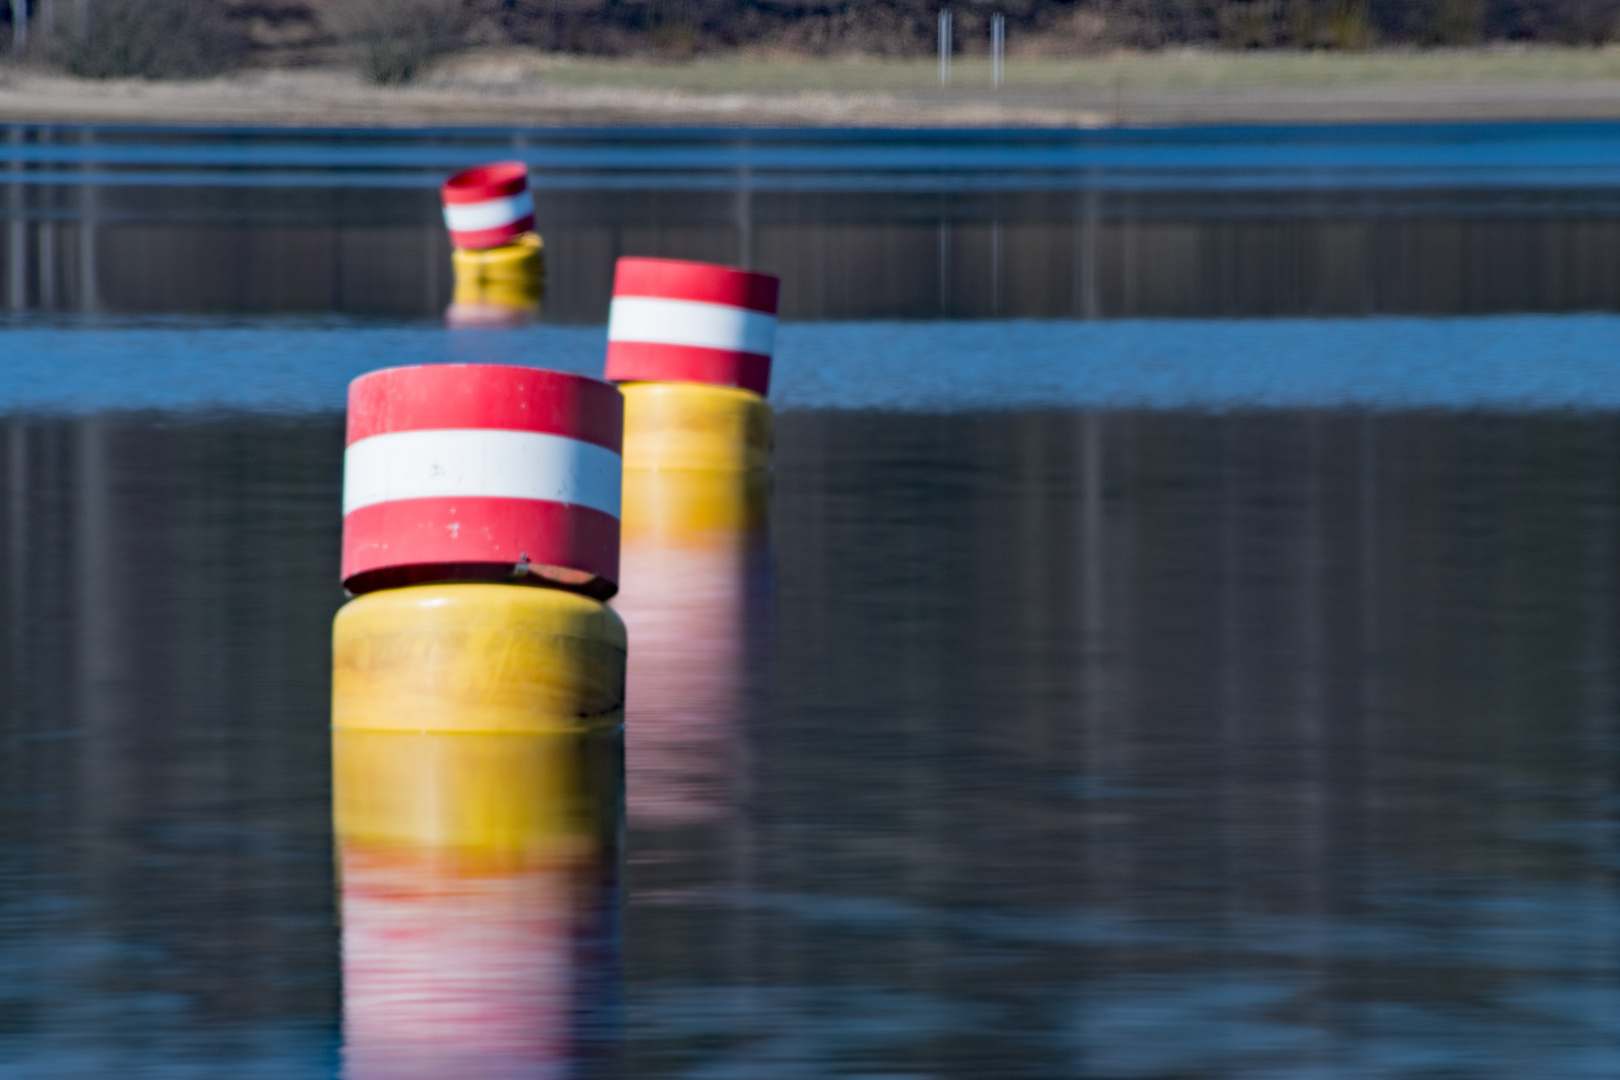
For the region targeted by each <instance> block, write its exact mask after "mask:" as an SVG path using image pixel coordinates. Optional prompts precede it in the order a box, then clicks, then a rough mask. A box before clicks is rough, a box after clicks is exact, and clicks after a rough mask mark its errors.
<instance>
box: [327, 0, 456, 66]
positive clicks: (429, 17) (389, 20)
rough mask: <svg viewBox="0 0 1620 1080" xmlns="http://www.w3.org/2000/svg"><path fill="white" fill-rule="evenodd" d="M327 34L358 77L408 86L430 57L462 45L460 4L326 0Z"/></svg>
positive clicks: (434, 0)
mask: <svg viewBox="0 0 1620 1080" xmlns="http://www.w3.org/2000/svg"><path fill="white" fill-rule="evenodd" d="M324 20H325V23H326V26H327V28H328V29H329V30H330V31H331V32H332V34H333V35H334V36H335V37H336V38H337V39H338V40H339V41H340V42H342V44H343V45H344V46H345V47H346V48H347V49H348V51H349V54H350V56H351V58H352V59H353V61H354V63H355V65H356V66H357V67H358V68H359V69H360V74H361V75H362V76H364V77H365V78H366V79H367V80H369V81H370V82H374V83H376V84H378V85H380V86H387V85H390V84H394V83H404V82H410V81H411V80H412V79H414V78H415V77H416V76H417V75H419V74H420V73H421V71H422V69H423V68H425V67H426V66H427V64H428V63H429V62H430V61H432V60H433V58H434V57H436V56H440V55H442V54H444V53H446V52H449V51H451V50H453V49H454V48H456V47H457V46H458V45H460V44H461V40H462V37H463V35H464V33H465V31H466V27H467V15H466V10H465V8H464V7H463V6H462V3H461V0H328V2H327V4H326V9H325V13H324Z"/></svg>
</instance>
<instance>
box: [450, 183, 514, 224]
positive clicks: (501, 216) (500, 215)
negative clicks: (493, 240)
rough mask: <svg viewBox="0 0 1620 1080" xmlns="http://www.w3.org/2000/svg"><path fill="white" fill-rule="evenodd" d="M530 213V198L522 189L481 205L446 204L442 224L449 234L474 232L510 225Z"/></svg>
mask: <svg viewBox="0 0 1620 1080" xmlns="http://www.w3.org/2000/svg"><path fill="white" fill-rule="evenodd" d="M533 213H534V195H533V194H532V193H531V192H529V191H527V190H524V191H520V192H518V193H517V194H516V195H508V196H506V197H505V198H501V199H488V200H486V201H484V202H475V203H446V204H445V206H444V224H445V226H446V227H447V228H448V229H449V230H450V231H451V232H478V231H480V230H483V229H498V228H500V227H501V226H502V225H510V224H511V223H512V222H514V221H521V220H522V219H523V218H526V217H528V216H529V215H531V214H533Z"/></svg>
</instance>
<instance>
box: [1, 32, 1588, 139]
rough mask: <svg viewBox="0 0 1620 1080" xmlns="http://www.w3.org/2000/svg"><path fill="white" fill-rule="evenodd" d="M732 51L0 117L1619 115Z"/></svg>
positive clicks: (280, 120) (1337, 69)
mask: <svg viewBox="0 0 1620 1080" xmlns="http://www.w3.org/2000/svg"><path fill="white" fill-rule="evenodd" d="M952 74H953V78H952V83H951V86H950V87H949V88H948V89H944V90H942V89H941V88H940V87H939V85H938V69H937V67H936V66H935V64H934V63H933V62H932V61H923V60H908V59H900V60H876V59H861V58H848V59H829V60H810V59H801V58H793V57H780V56H776V57H773V56H762V55H758V54H748V53H737V54H733V55H725V56H715V57H706V58H703V59H698V60H692V61H686V62H680V63H675V62H649V61H645V60H624V59H620V60H604V59H582V58H578V57H570V56H559V55H556V54H549V53H542V52H538V51H533V50H522V49H513V48H506V49H495V50H486V51H481V52H470V53H463V54H460V55H457V56H452V57H449V58H447V59H445V60H443V61H441V62H440V63H438V64H437V65H436V66H435V67H433V68H432V69H430V70H428V71H426V72H424V73H423V75H422V77H421V78H419V79H417V80H415V81H413V82H411V83H409V84H406V85H404V86H396V87H378V86H373V85H368V84H366V83H364V82H362V81H361V79H360V78H359V77H358V76H357V75H356V74H355V73H354V72H353V71H352V70H348V69H341V68H297V69H280V70H263V69H260V70H247V71H242V72H238V73H234V74H231V75H226V76H221V77H217V78H214V79H209V80H200V81H193V82H185V81H143V80H121V81H119V80H109V81H97V80H82V79H71V78H66V77H63V76H60V75H51V74H49V73H45V72H40V71H30V70H28V69H13V70H11V71H9V72H6V73H5V75H4V77H3V78H0V119H3V120H12V121H18V120H20V121H28V120H39V121H53V122H54V121H71V120H83V121H92V122H96V121H100V122H142V123H153V122H156V123H165V122H174V123H186V122H195V123H219V122H225V123H249V124H255V123H262V124H353V125H390V124H395V125H420V124H520V125H558V124H616V123H631V124H646V123H652V124H742V125H836V126H872V127H914V126H920V127H927V126H1052V127H1065V126H1081V127H1086V126H1092V127H1094V126H1104V125H1110V124H1129V125H1156V124H1209V123H1309V122H1357V121H1399V120H1490V119H1574V118H1605V119H1607V118H1620V49H1575V48H1550V47H1537V48H1523V49H1477V50H1445V51H1429V52H1419V51H1393V50H1391V51H1378V52H1365V53H1333V52H1291V51H1271V52H1220V51H1214V50H1209V51H1205V50H1175V51H1163V52H1153V53H1117V54H1111V55H1103V56H1094V57H1087V58H1072V59H1058V58H1050V57H1019V56H1016V55H1015V56H1013V57H1011V58H1010V59H1009V60H1008V63H1007V67H1006V83H1005V85H1004V86H1003V87H1002V88H1001V89H999V90H992V89H991V87H990V69H989V64H988V62H987V61H985V60H980V59H958V60H957V61H956V62H955V63H954V64H953V71H952Z"/></svg>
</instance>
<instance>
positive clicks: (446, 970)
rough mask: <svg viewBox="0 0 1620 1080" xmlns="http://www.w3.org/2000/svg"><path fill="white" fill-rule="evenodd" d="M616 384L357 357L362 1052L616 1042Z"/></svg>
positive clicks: (478, 1051)
mask: <svg viewBox="0 0 1620 1080" xmlns="http://www.w3.org/2000/svg"><path fill="white" fill-rule="evenodd" d="M622 422H623V414H622V403H621V401H620V398H619V394H618V392H617V391H616V390H615V389H614V388H613V387H612V386H610V385H608V384H606V383H603V382H599V381H597V380H595V379H587V378H582V377H580V376H574V375H565V374H561V373H558V372H552V371H542V370H538V369H532V368H519V367H504V366H496V365H480V364H451V365H434V366H425V367H407V368H393V369H388V370H384V371H378V372H373V373H371V374H369V375H365V376H362V377H361V378H359V379H356V380H355V381H354V382H353V383H352V384H351V385H350V393H349V444H348V449H347V451H346V453H345V462H344V510H345V514H344V549H343V578H344V583H345V585H346V586H347V587H348V588H349V590H350V591H351V592H353V593H356V594H359V595H357V596H356V598H355V599H353V600H351V601H350V602H349V603H348V604H346V605H345V606H344V607H343V608H342V609H341V610H340V611H339V612H338V615H337V618H336V619H335V620H334V623H333V636H332V646H333V650H332V651H333V671H332V729H333V730H332V736H333V741H332V762H333V816H334V826H335V831H336V835H337V840H338V848H339V850H338V855H339V866H340V871H341V875H342V878H341V883H342V905H343V970H344V1041H345V1045H344V1075H345V1076H346V1077H348V1078H349V1080H381V1078H384V1077H387V1078H390V1080H400V1078H411V1077H442V1076H501V1077H514V1078H516V1077H524V1078H527V1077H534V1078H539V1077H546V1076H554V1075H559V1074H560V1073H562V1072H566V1071H569V1069H570V1067H571V1063H572V1064H578V1063H580V1062H581V1061H595V1062H602V1061H606V1060H608V1059H611V1058H613V1057H615V1055H616V1054H617V1053H618V1047H619V1045H620V1039H619V1035H618V1026H617V1025H618V1020H617V1014H618V1007H619V1004H618V1003H619V997H620V991H619V987H620V981H621V978H620V974H619V949H620V932H619V910H620V906H621V902H622V868H621V860H622V850H621V847H620V841H619V836H620V834H621V826H622V820H623V803H624V786H623V775H624V764H623V754H624V750H623V740H624V723H623V721H624V689H625V656H626V640H625V629H624V624H623V622H622V621H621V620H620V618H619V616H618V615H617V614H616V613H615V612H614V611H613V610H612V609H610V608H609V607H607V606H606V605H605V604H604V603H603V602H602V600H601V599H600V598H601V597H605V596H607V595H610V594H611V593H612V591H613V590H614V589H616V588H617V581H618V559H619V513H620V507H619V499H620V478H621V466H620V454H619V450H620V443H619V440H620V432H621V428H622Z"/></svg>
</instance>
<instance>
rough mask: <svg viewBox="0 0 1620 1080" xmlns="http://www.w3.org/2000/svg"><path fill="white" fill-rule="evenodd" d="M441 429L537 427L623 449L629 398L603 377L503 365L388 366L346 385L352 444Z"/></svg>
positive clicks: (613, 448) (527, 428)
mask: <svg viewBox="0 0 1620 1080" xmlns="http://www.w3.org/2000/svg"><path fill="white" fill-rule="evenodd" d="M439 428H462V429H471V428H498V429H506V430H511V431H538V432H544V433H546V434H548V435H562V436H566V437H567V438H571V439H580V440H582V441H584V442H589V443H595V444H596V445H597V446H600V447H603V448H604V449H607V450H611V451H613V452H614V453H615V454H617V453H619V452H620V451H621V450H622V448H623V446H624V399H623V398H622V397H621V396H620V394H619V391H618V390H617V389H616V388H614V387H613V386H611V385H609V384H608V383H605V382H602V381H601V380H599V379H592V378H587V377H586V376H584V375H568V374H565V373H563V372H560V371H546V370H544V369H542V368H526V367H512V366H507V365H504V364H424V365H420V366H416V367H398V368H384V369H383V370H382V371H373V372H371V373H370V374H367V375H362V376H360V377H359V378H358V379H355V380H354V381H353V382H352V383H350V384H349V435H348V445H351V446H352V445H353V444H355V443H357V442H359V441H360V440H361V439H364V438H367V437H369V436H372V435H382V434H386V433H388V432H394V431H421V430H428V429H439Z"/></svg>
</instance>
